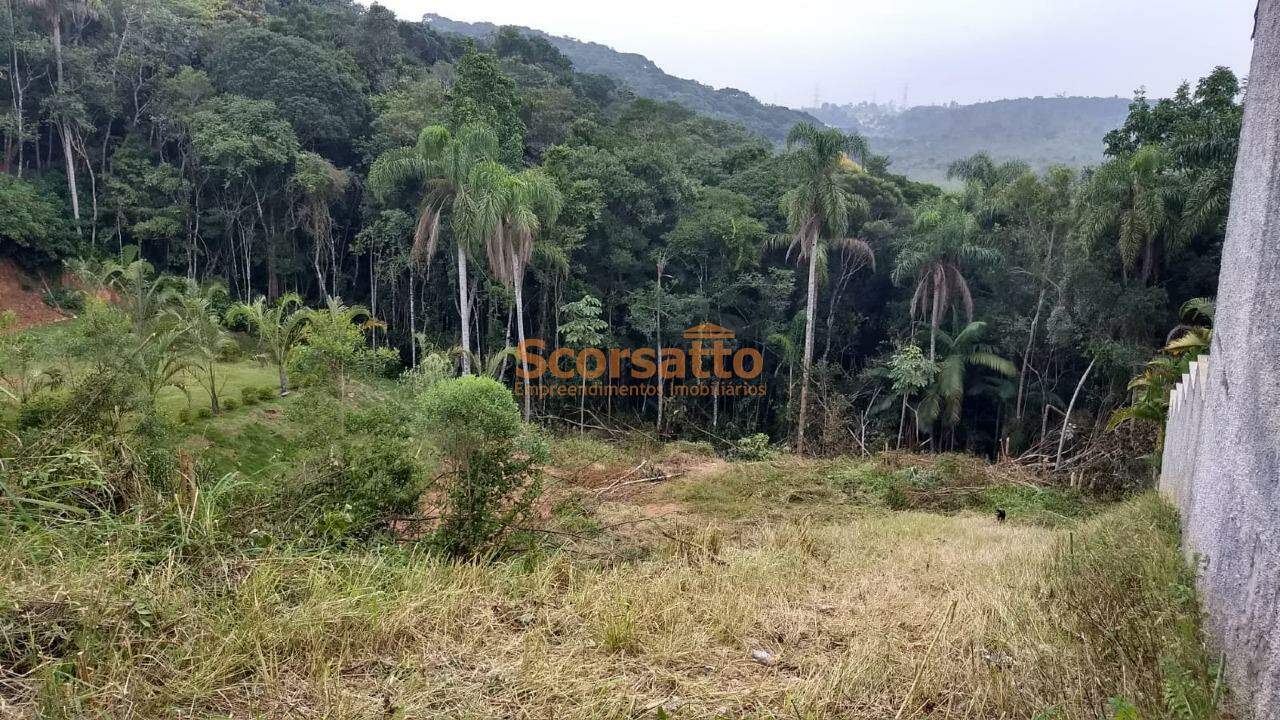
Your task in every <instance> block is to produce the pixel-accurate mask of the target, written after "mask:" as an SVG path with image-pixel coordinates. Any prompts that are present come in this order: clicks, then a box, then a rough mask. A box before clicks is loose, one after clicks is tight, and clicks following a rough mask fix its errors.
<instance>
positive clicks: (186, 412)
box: [178, 408, 191, 424]
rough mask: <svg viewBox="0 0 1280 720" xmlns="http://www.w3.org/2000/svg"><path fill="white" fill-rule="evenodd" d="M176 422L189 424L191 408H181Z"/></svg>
mask: <svg viewBox="0 0 1280 720" xmlns="http://www.w3.org/2000/svg"><path fill="white" fill-rule="evenodd" d="M178 422H180V423H184V424H185V423H189V422H191V408H181V409H179V410H178Z"/></svg>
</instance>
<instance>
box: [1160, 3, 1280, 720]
mask: <svg viewBox="0 0 1280 720" xmlns="http://www.w3.org/2000/svg"><path fill="white" fill-rule="evenodd" d="M1210 355H1211V358H1212V359H1211V362H1209V363H1207V364H1204V365H1202V364H1199V363H1198V364H1197V372H1196V373H1195V374H1192V375H1191V376H1190V377H1188V378H1187V382H1184V383H1183V384H1182V387H1181V389H1180V390H1179V391H1178V392H1179V395H1178V396H1177V398H1176V400H1175V402H1176V403H1177V406H1176V408H1174V411H1173V412H1172V413H1171V418H1170V422H1169V425H1168V429H1167V431H1166V432H1167V438H1166V451H1165V460H1166V462H1168V463H1169V464H1168V465H1167V466H1166V467H1165V468H1164V477H1162V480H1161V487H1162V488H1163V489H1164V490H1165V491H1166V492H1167V493H1168V495H1169V496H1170V497H1171V498H1172V499H1174V501H1175V502H1177V503H1178V504H1179V506H1180V507H1181V508H1182V512H1183V527H1184V530H1183V533H1184V535H1183V540H1184V543H1185V546H1186V550H1187V552H1188V553H1191V554H1194V555H1195V556H1196V557H1198V558H1199V563H1200V568H1199V569H1200V572H1199V585H1200V591H1201V595H1202V597H1203V599H1204V604H1205V609H1206V611H1207V614H1208V622H1207V626H1208V630H1209V633H1210V635H1211V636H1212V638H1213V639H1214V640H1215V641H1216V642H1217V643H1218V644H1219V645H1220V646H1221V648H1222V649H1223V650H1224V651H1225V652H1226V657H1227V672H1228V676H1229V679H1230V681H1231V687H1232V689H1233V691H1234V692H1235V694H1236V697H1237V699H1238V700H1239V701H1240V703H1241V705H1242V707H1241V708H1240V710H1241V712H1242V714H1243V715H1244V717H1245V718H1253V719H1254V720H1263V719H1264V718H1265V719H1267V720H1272V719H1275V718H1280V0H1261V2H1260V3H1259V5H1258V13H1257V23H1256V27H1255V31H1254V48H1253V61H1252V65H1251V67H1250V72H1249V89H1248V92H1247V94H1246V97H1245V109H1244V128H1243V131H1242V133H1241V136H1240V152H1239V158H1238V160H1237V162H1236V171H1235V183H1234V186H1233V188H1232V194H1231V213H1230V217H1229V219H1228V221H1227V238H1226V243H1225V245H1224V247H1223V251H1222V271H1221V274H1220V275H1219V278H1218V300H1217V313H1216V316H1215V318H1214V335H1213V344H1212V350H1211V353H1210Z"/></svg>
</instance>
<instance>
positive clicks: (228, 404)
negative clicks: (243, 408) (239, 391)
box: [218, 397, 240, 412]
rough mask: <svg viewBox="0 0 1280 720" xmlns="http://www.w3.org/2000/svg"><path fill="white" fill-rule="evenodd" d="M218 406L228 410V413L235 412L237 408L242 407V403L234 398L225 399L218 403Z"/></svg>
mask: <svg viewBox="0 0 1280 720" xmlns="http://www.w3.org/2000/svg"><path fill="white" fill-rule="evenodd" d="M218 404H219V405H220V406H221V407H222V409H223V410H226V411H227V412H231V411H232V410H235V409H236V408H238V407H240V401H239V400H236V399H235V398H233V397H229V398H223V399H222V400H219V401H218Z"/></svg>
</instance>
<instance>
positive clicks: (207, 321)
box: [175, 280, 235, 415]
mask: <svg viewBox="0 0 1280 720" xmlns="http://www.w3.org/2000/svg"><path fill="white" fill-rule="evenodd" d="M219 293H225V290H223V289H222V288H221V287H219V286H213V287H210V288H201V287H200V286H199V285H197V284H196V282H195V281H194V280H191V281H188V285H187V289H186V292H184V293H183V294H182V295H181V296H179V299H178V307H177V308H176V310H175V312H176V313H177V315H178V317H179V318H181V321H182V323H183V325H185V327H186V332H185V333H184V335H183V336H184V338H185V343H184V345H185V348H186V351H187V355H188V357H190V358H191V369H192V370H194V371H195V372H194V375H195V377H196V382H197V383H199V384H200V385H201V387H203V388H204V389H205V390H206V391H207V392H208V393H209V409H210V411H211V412H212V413H213V414H214V415H217V414H218V413H219V412H220V411H221V409H222V408H221V406H220V405H219V402H218V391H219V388H220V387H221V386H220V385H219V383H218V374H217V367H218V359H219V358H220V357H222V354H223V353H224V352H225V351H227V350H228V349H230V348H231V347H233V346H234V345H235V340H233V339H232V338H231V334H230V333H229V332H227V328H226V327H225V326H224V325H223V324H222V318H221V317H219V316H218V312H217V310H216V309H215V308H214V305H213V302H212V300H213V298H214V297H215V296H216V295H217V294H219Z"/></svg>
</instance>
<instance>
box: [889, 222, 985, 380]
mask: <svg viewBox="0 0 1280 720" xmlns="http://www.w3.org/2000/svg"><path fill="white" fill-rule="evenodd" d="M999 257H1000V255H999V253H997V252H996V251H995V250H994V249H992V248H990V247H987V246H986V245H984V244H982V243H981V242H980V240H979V233H978V224H977V221H976V220H975V219H974V217H973V215H972V214H970V213H968V212H966V211H965V210H963V209H962V208H960V207H959V206H957V205H956V204H955V202H953V201H952V200H949V199H942V200H939V201H936V202H933V203H930V204H928V205H926V206H925V207H924V208H923V209H922V210H921V211H920V212H918V213H917V215H916V221H915V225H914V227H913V228H912V230H911V234H910V235H908V236H907V237H906V238H905V239H904V241H903V242H902V243H901V244H900V247H899V249H898V258H897V262H896V263H895V264H894V267H893V273H892V278H893V281H894V282H896V283H904V282H906V281H908V280H911V281H913V282H914V283H915V290H914V292H913V293H912V296H911V317H912V320H914V319H915V318H916V317H920V316H925V315H927V316H928V317H929V359H930V360H933V359H934V358H935V357H936V346H937V342H936V335H937V332H938V329H939V328H940V326H941V324H942V315H943V312H944V311H946V310H947V309H949V308H954V307H956V306H959V308H960V309H962V310H963V311H964V314H965V318H966V320H970V321H971V320H972V319H973V293H972V292H970V290H969V281H968V280H967V279H966V278H965V276H964V272H965V270H966V269H967V268H968V267H973V266H978V267H981V266H989V265H993V264H995V262H996V261H997V260H999Z"/></svg>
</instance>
